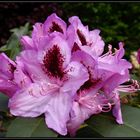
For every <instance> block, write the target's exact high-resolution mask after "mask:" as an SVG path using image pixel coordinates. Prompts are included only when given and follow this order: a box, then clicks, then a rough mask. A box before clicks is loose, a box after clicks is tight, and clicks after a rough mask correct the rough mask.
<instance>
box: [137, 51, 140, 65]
mask: <svg viewBox="0 0 140 140" xmlns="http://www.w3.org/2000/svg"><path fill="white" fill-rule="evenodd" d="M137 60H138V63H139V64H140V49H138V53H137Z"/></svg>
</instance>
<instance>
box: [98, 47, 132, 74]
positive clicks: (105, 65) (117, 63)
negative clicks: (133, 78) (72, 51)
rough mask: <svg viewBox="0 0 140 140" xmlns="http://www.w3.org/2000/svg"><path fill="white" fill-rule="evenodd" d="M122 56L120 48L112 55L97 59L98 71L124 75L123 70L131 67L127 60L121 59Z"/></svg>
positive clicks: (122, 50) (121, 48)
mask: <svg viewBox="0 0 140 140" xmlns="http://www.w3.org/2000/svg"><path fill="white" fill-rule="evenodd" d="M110 51H111V50H110ZM123 54H124V48H123V47H120V49H119V50H117V51H116V52H115V54H114V55H112V54H108V55H105V56H103V57H102V56H101V57H99V59H98V60H99V61H98V65H99V69H104V70H108V71H112V72H115V73H119V74H122V75H123V74H125V70H126V69H130V68H131V67H132V65H131V63H129V62H128V61H127V60H125V59H121V58H122V56H123Z"/></svg>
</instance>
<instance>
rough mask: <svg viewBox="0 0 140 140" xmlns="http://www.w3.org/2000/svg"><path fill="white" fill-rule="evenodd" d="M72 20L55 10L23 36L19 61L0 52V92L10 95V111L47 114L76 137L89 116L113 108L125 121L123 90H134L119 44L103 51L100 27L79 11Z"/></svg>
mask: <svg viewBox="0 0 140 140" xmlns="http://www.w3.org/2000/svg"><path fill="white" fill-rule="evenodd" d="M69 23H70V25H69V26H68V27H67V25H66V23H65V22H64V21H63V20H62V19H61V18H59V17H58V16H57V15H56V14H55V13H54V14H52V15H50V16H49V17H48V18H47V19H46V21H45V22H44V23H36V24H35V25H34V26H33V31H32V35H31V37H29V36H22V38H21V40H20V41H21V44H22V46H23V50H22V51H21V53H20V54H19V55H18V56H17V57H16V60H15V62H13V61H12V60H10V59H9V58H8V57H7V56H6V55H5V54H3V53H2V54H0V61H1V63H0V91H2V92H3V93H5V94H6V95H8V96H9V98H10V99H9V104H8V106H9V108H10V112H11V114H13V115H15V116H22V117H38V116H40V115H41V114H44V115H45V121H46V125H47V126H48V127H49V128H51V129H53V130H55V131H56V132H58V133H59V134H61V135H66V134H67V133H68V132H69V133H70V135H71V136H74V135H75V133H76V131H77V129H78V128H79V127H80V125H81V124H82V123H83V122H84V121H85V120H86V119H88V118H89V117H90V116H92V115H95V114H98V113H101V112H108V111H112V114H113V116H114V117H115V118H116V121H117V123H119V124H122V123H123V120H122V114H121V107H120V99H119V92H120V91H125V92H127V91H131V92H135V91H136V89H137V88H138V83H136V82H134V83H133V84H132V85H127V86H126V85H121V84H123V83H124V82H126V81H128V80H129V71H128V70H129V69H130V68H131V67H132V66H131V64H130V63H129V62H128V61H127V60H125V59H123V56H124V52H125V51H124V48H123V43H122V42H120V43H119V49H114V50H115V52H113V50H112V46H111V45H109V46H108V52H107V53H106V54H102V53H103V51H104V45H105V43H104V41H103V40H102V38H101V36H100V35H99V34H100V30H98V29H95V30H92V31H89V29H88V26H84V25H83V24H82V22H81V21H80V19H79V18H78V17H77V16H73V17H71V18H69Z"/></svg>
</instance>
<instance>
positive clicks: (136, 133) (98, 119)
mask: <svg viewBox="0 0 140 140" xmlns="http://www.w3.org/2000/svg"><path fill="white" fill-rule="evenodd" d="M122 116H123V121H124V124H123V125H119V124H117V123H116V121H115V119H114V117H112V116H111V115H107V114H106V113H102V114H99V115H95V116H93V117H91V118H90V119H89V120H87V124H88V125H89V127H90V128H91V129H92V130H93V133H94V132H97V133H99V134H101V135H102V136H103V137H140V120H139V117H140V109H139V108H136V107H131V106H128V105H122Z"/></svg>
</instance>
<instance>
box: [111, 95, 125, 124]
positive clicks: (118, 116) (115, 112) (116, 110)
mask: <svg viewBox="0 0 140 140" xmlns="http://www.w3.org/2000/svg"><path fill="white" fill-rule="evenodd" d="M115 100H116V104H115V106H114V107H113V110H112V112H113V116H114V117H115V118H116V122H117V123H118V124H123V120H122V112H121V104H120V98H119V94H118V93H117V92H116V96H115Z"/></svg>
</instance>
